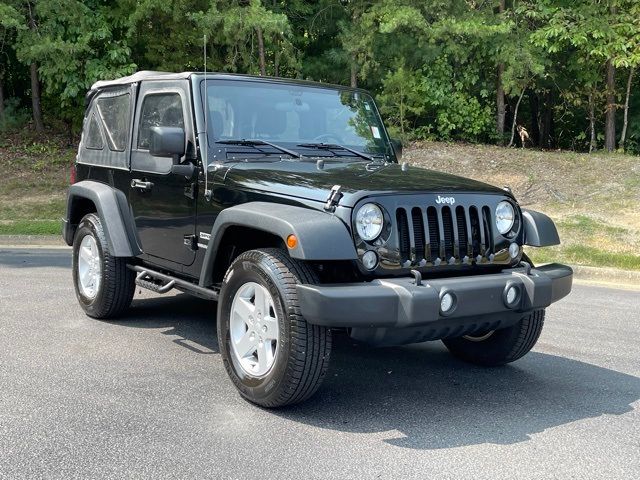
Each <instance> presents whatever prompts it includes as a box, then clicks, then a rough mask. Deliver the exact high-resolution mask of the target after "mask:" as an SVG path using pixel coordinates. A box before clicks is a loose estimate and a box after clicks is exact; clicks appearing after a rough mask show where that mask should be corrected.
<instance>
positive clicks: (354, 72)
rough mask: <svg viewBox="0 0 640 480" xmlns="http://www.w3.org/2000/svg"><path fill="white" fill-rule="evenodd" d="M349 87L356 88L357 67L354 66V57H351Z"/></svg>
mask: <svg viewBox="0 0 640 480" xmlns="http://www.w3.org/2000/svg"><path fill="white" fill-rule="evenodd" d="M351 87H352V88H357V87H358V67H357V65H356V57H355V55H351Z"/></svg>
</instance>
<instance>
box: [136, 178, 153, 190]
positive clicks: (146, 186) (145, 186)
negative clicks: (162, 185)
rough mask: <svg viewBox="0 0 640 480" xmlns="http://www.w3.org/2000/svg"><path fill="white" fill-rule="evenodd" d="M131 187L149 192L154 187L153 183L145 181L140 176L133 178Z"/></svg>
mask: <svg viewBox="0 0 640 480" xmlns="http://www.w3.org/2000/svg"><path fill="white" fill-rule="evenodd" d="M131 188H137V189H138V190H142V191H144V192H147V191H149V190H151V189H152V188H153V183H151V182H145V181H144V180H140V179H139V178H134V179H133V180H131Z"/></svg>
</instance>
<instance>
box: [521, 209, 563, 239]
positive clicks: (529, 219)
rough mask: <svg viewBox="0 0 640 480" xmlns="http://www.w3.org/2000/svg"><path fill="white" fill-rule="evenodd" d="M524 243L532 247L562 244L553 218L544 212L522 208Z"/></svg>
mask: <svg viewBox="0 0 640 480" xmlns="http://www.w3.org/2000/svg"><path fill="white" fill-rule="evenodd" d="M522 218H523V220H524V243H525V245H529V246H531V247H550V246H552V245H560V235H558V229H557V228H556V226H555V224H554V223H553V220H551V219H550V218H549V217H548V216H547V215H545V214H544V213H540V212H536V211H534V210H527V209H522Z"/></svg>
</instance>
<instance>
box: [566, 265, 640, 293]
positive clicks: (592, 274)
mask: <svg viewBox="0 0 640 480" xmlns="http://www.w3.org/2000/svg"><path fill="white" fill-rule="evenodd" d="M571 268H573V278H575V279H576V280H579V281H584V282H590V283H598V284H601V285H610V286H614V285H625V286H630V287H635V288H638V289H640V272H638V271H635V270H618V269H615V268H604V267H586V266H582V265H571Z"/></svg>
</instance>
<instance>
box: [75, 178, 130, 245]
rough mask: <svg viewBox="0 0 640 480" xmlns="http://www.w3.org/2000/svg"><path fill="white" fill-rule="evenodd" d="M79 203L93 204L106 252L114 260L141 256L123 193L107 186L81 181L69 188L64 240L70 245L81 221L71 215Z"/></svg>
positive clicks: (90, 181)
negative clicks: (89, 202) (102, 230)
mask: <svg viewBox="0 0 640 480" xmlns="http://www.w3.org/2000/svg"><path fill="white" fill-rule="evenodd" d="M79 199H87V200H90V201H91V202H93V204H94V205H95V207H96V210H97V213H98V216H99V217H100V220H101V222H102V227H103V228H104V233H105V237H106V240H107V244H108V245H109V250H110V252H111V254H112V255H113V256H114V257H134V256H137V255H140V253H142V252H141V251H140V248H139V246H138V242H137V239H136V233H135V232H136V230H135V226H134V222H133V219H132V217H131V213H130V211H129V207H128V203H127V198H126V196H125V195H124V193H123V192H121V191H120V190H117V189H115V188H113V187H111V186H109V185H106V184H104V183H100V182H94V181H92V180H83V181H81V182H78V183H75V184H73V185H71V186H70V187H69V193H68V194H67V211H66V215H65V218H64V219H63V222H64V224H65V228H64V229H63V236H64V240H65V242H66V243H67V244H68V245H71V244H72V243H73V235H74V233H75V228H76V227H77V224H78V222H79V221H80V218H76V217H77V215H75V214H74V211H75V209H76V208H77V205H78V203H77V202H78V200H79Z"/></svg>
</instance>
